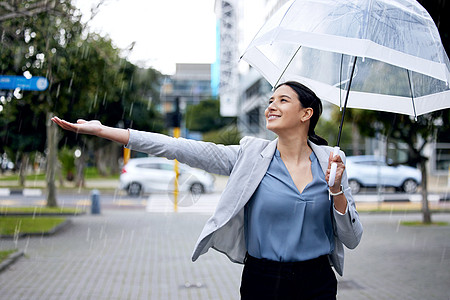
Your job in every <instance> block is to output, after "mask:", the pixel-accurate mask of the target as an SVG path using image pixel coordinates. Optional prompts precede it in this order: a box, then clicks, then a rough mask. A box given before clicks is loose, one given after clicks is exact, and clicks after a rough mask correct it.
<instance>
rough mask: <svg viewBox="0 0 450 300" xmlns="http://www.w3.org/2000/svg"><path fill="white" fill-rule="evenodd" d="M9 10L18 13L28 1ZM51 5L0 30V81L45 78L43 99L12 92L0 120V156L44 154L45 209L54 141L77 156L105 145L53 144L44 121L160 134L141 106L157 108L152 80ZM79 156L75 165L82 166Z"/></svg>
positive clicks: (67, 7) (52, 201)
mask: <svg viewBox="0 0 450 300" xmlns="http://www.w3.org/2000/svg"><path fill="white" fill-rule="evenodd" d="M14 3H15V2H14ZM17 3H18V4H17V7H18V9H19V10H20V11H23V10H21V9H22V8H23V9H25V8H26V7H27V6H28V7H29V6H30V5H31V4H32V3H35V1H21V2H20V3H19V2H17ZM52 3H53V6H52V9H51V10H48V11H47V13H46V14H43V13H40V14H38V13H35V14H23V15H22V14H20V15H17V16H18V17H15V18H10V19H8V20H4V21H3V22H1V23H0V29H1V30H2V32H3V34H2V44H1V46H0V47H1V48H0V49H1V51H0V70H1V73H2V74H11V75H21V74H23V73H24V72H28V74H30V75H33V76H45V77H46V78H47V79H48V80H49V82H50V85H49V87H48V89H47V90H46V91H45V92H22V91H20V92H19V91H16V92H15V93H14V96H13V94H12V93H8V95H7V96H6V97H4V98H2V104H1V105H2V106H1V108H3V112H1V113H2V118H0V139H1V142H2V144H1V148H2V150H7V151H8V152H10V153H12V152H19V153H20V152H22V153H28V151H41V152H44V149H45V148H47V167H48V170H47V173H46V175H47V192H48V195H47V205H48V206H56V205H57V203H56V187H55V183H54V181H55V174H56V171H55V169H56V157H57V145H58V141H59V140H60V141H61V142H60V144H61V146H64V145H67V146H69V147H72V146H78V147H80V148H81V149H86V151H83V152H82V153H83V155H86V153H87V152H89V151H92V152H93V151H94V149H100V148H101V147H99V145H104V144H103V143H106V142H105V141H102V140H100V139H93V138H91V137H87V136H83V137H79V136H77V135H75V134H70V133H66V132H65V133H63V136H62V137H63V138H62V139H60V138H61V137H60V136H58V129H57V128H56V126H54V125H52V122H49V120H50V117H51V116H52V115H54V114H57V115H58V116H61V117H63V118H66V119H69V120H73V119H77V118H80V117H82V118H92V119H93V118H97V119H100V120H101V121H102V122H103V123H105V124H107V125H110V126H120V124H125V123H126V124H125V125H126V126H132V125H133V123H135V124H136V126H137V127H142V128H146V129H148V130H155V131H160V130H162V129H161V128H162V124H163V123H162V118H161V116H160V115H159V114H158V113H157V112H156V109H155V105H154V104H153V103H149V99H153V100H154V102H157V101H158V100H159V99H158V96H159V95H158V93H157V90H158V84H159V82H158V78H159V75H160V74H159V73H158V72H156V71H154V70H152V69H149V70H143V69H139V68H137V67H136V66H134V65H132V64H131V63H129V62H128V61H126V59H124V58H122V57H121V52H120V50H119V49H117V48H115V47H114V46H113V45H112V43H111V40H110V39H109V38H108V37H101V36H99V35H98V34H95V33H88V32H87V31H85V29H84V28H85V26H84V24H81V23H80V19H81V14H80V13H79V12H78V11H77V10H76V9H75V8H74V7H73V6H71V4H70V3H69V2H67V1H64V0H59V1H53V2H52ZM0 6H1V5H0ZM11 58H13V59H11ZM133 107H134V108H135V109H133ZM144 107H145V108H144ZM145 112H147V113H145ZM20 114H23V115H20ZM149 116H150V118H149ZM45 132H47V134H46V137H47V146H45V143H44V142H45V137H44V133H45ZM110 152H111V151H106V153H110ZM83 155H82V157H81V158H80V159H81V160H83V159H86V156H83ZM22 161H24V159H22ZM78 165H79V166H80V170H79V172H78V174H79V175H82V174H83V172H82V168H83V166H84V164H83V163H81V164H78ZM78 181H79V183H82V181H83V178H82V176H78Z"/></svg>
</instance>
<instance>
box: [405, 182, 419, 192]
mask: <svg viewBox="0 0 450 300" xmlns="http://www.w3.org/2000/svg"><path fill="white" fill-rule="evenodd" d="M417 186H418V184H417V182H416V181H415V180H414V179H406V180H405V182H403V184H402V189H403V191H405V192H406V193H408V194H411V193H414V192H415V191H416V190H417Z"/></svg>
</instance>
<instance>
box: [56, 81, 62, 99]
mask: <svg viewBox="0 0 450 300" xmlns="http://www.w3.org/2000/svg"><path fill="white" fill-rule="evenodd" d="M60 88H61V84H58V88H57V89H56V98H58V97H59V90H60Z"/></svg>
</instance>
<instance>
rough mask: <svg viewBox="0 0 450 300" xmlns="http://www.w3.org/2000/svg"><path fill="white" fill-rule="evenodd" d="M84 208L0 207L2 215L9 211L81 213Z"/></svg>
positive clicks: (16, 212)
mask: <svg viewBox="0 0 450 300" xmlns="http://www.w3.org/2000/svg"><path fill="white" fill-rule="evenodd" d="M83 211H84V210H83V209H81V208H74V207H46V206H39V207H37V206H36V207H6V206H2V207H0V215H1V214H6V215H7V214H8V213H14V214H20V213H23V214H35V215H37V216H38V215H41V214H55V215H60V214H70V215H75V214H80V213H82V212H83Z"/></svg>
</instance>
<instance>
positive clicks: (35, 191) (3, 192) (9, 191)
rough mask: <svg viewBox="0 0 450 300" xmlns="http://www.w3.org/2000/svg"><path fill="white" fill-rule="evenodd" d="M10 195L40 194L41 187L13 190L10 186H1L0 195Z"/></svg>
mask: <svg viewBox="0 0 450 300" xmlns="http://www.w3.org/2000/svg"><path fill="white" fill-rule="evenodd" d="M11 195H22V196H42V195H43V193H42V189H27V188H25V189H20V190H14V189H10V188H1V189H0V196H11Z"/></svg>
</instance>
